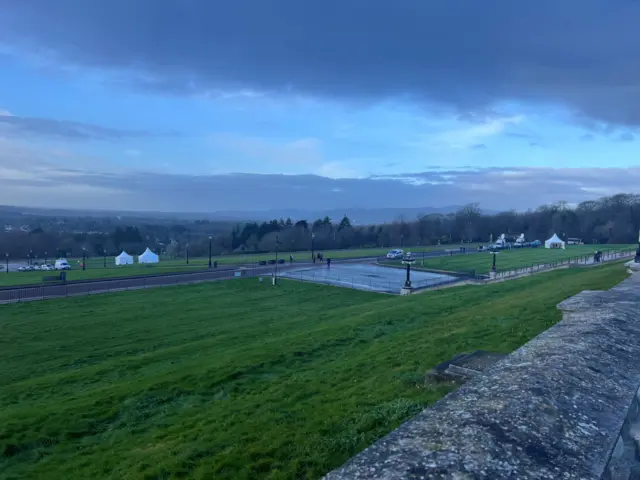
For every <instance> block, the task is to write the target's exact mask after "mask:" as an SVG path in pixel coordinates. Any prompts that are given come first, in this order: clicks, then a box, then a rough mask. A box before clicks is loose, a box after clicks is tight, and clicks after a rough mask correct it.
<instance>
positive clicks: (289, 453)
mask: <svg viewBox="0 0 640 480" xmlns="http://www.w3.org/2000/svg"><path fill="white" fill-rule="evenodd" d="M625 276H626V273H625V271H624V269H623V267H622V266H621V265H619V264H618V265H607V266H602V267H598V268H594V269H587V270H583V269H570V270H562V271H556V272H551V273H547V274H542V275H538V276H534V277H528V278H524V279H521V280H515V281H511V282H505V283H500V284H495V285H487V286H467V287H460V288H452V289H445V290H441V291H434V292H428V293H424V294H420V295H415V296H410V297H392V296H386V295H377V294H373V293H368V292H359V291H353V290H346V289H340V288H332V287H325V286H319V285H312V284H300V283H296V282H285V281H283V282H282V285H281V286H279V287H277V288H275V289H274V287H271V286H268V285H266V284H260V283H258V282H257V281H256V280H255V279H247V280H233V281H229V282H223V283H210V284H201V285H194V286H182V287H167V288H160V289H154V290H147V291H136V292H124V293H117V294H105V295H99V296H93V297H78V298H72V299H65V300H56V301H42V302H33V303H27V304H14V305H6V306H0V477H3V478H5V479H27V478H47V479H51V480H54V479H65V480H66V479H69V478H113V479H123V478H148V479H167V478H184V477H189V478H223V479H259V478H269V479H289V478H310V479H311V478H314V479H315V478H318V477H319V476H320V475H322V474H323V473H325V472H327V471H329V470H331V469H332V468H334V467H337V466H339V465H340V464H341V463H343V462H344V461H345V460H347V459H348V458H349V457H350V456H352V455H353V454H355V453H357V452H358V451H360V450H362V449H363V448H365V447H366V446H368V445H369V444H371V442H373V441H374V440H376V439H377V438H379V437H380V436H382V435H384V434H386V433H387V432H389V431H390V430H392V429H393V428H395V427H396V426H398V425H399V424H400V423H401V422H403V421H404V420H406V419H408V418H409V417H411V416H413V415H415V414H416V413H418V412H419V411H420V410H421V409H422V408H423V407H424V406H426V405H429V404H431V403H432V402H434V401H436V400H438V399H439V398H441V397H442V396H443V395H445V394H446V393H447V391H448V390H449V388H450V387H449V386H448V385H432V384H427V385H425V383H424V381H423V378H424V373H425V372H426V371H427V370H428V369H429V368H430V367H432V366H434V365H435V364H437V363H438V362H441V361H444V360H446V359H449V358H450V357H452V356H453V355H454V354H456V353H459V352H462V351H473V350H476V349H486V350H493V351H501V352H510V351H512V350H514V349H516V348H517V347H519V346H520V345H522V344H523V343H525V342H527V341H528V340H529V339H531V338H532V337H534V336H535V335H537V334H538V333H540V332H541V331H543V330H545V329H547V328H549V327H550V326H551V325H553V324H554V323H555V322H557V321H558V320H559V319H560V313H559V312H558V311H557V310H556V307H555V306H556V304H557V303H558V302H560V301H561V300H563V299H564V298H567V297H569V296H571V295H574V294H576V293H578V292H580V291H582V290H585V289H607V288H610V287H611V286H613V285H615V284H616V283H618V282H619V281H621V280H622V279H623V278H624V277H625Z"/></svg>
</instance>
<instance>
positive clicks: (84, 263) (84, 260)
mask: <svg viewBox="0 0 640 480" xmlns="http://www.w3.org/2000/svg"><path fill="white" fill-rule="evenodd" d="M86 269H87V248H86V247H82V271H85V270H86Z"/></svg>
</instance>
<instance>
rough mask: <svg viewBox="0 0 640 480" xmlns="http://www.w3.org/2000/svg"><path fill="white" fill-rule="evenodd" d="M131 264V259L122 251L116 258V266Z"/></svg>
mask: <svg viewBox="0 0 640 480" xmlns="http://www.w3.org/2000/svg"><path fill="white" fill-rule="evenodd" d="M132 263H133V257H132V256H131V255H129V254H128V253H127V252H125V251H124V250H123V251H122V253H121V254H120V255H118V256H117V257H116V265H130V264H132Z"/></svg>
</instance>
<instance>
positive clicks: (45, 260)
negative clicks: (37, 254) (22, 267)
mask: <svg viewBox="0 0 640 480" xmlns="http://www.w3.org/2000/svg"><path fill="white" fill-rule="evenodd" d="M44 264H45V265H46V264H47V252H44Z"/></svg>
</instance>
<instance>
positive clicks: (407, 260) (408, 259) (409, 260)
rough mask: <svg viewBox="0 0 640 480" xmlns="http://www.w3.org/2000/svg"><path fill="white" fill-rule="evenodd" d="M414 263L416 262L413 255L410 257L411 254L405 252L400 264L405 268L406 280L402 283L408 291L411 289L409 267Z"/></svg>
mask: <svg viewBox="0 0 640 480" xmlns="http://www.w3.org/2000/svg"><path fill="white" fill-rule="evenodd" d="M415 262H416V260H415V259H414V258H413V255H411V252H407V253H406V254H405V255H404V256H403V257H402V263H403V264H404V265H406V266H407V279H406V280H405V282H404V288H405V289H408V290H409V289H411V265H413V264H414V263H415Z"/></svg>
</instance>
